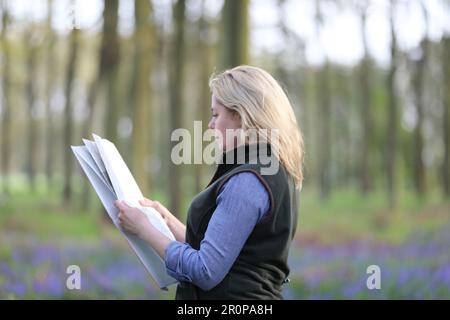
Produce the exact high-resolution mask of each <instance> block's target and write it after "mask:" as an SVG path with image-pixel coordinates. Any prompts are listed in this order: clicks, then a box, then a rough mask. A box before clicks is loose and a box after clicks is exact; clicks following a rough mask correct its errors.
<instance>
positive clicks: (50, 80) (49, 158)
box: [45, 0, 55, 190]
mask: <svg viewBox="0 0 450 320" xmlns="http://www.w3.org/2000/svg"><path fill="white" fill-rule="evenodd" d="M47 6H48V8H47V60H46V69H47V79H46V80H47V81H46V88H45V99H46V102H45V106H46V123H47V127H46V139H45V140H46V144H45V145H46V148H47V151H46V153H45V154H46V157H45V176H46V178H47V188H48V190H50V189H51V188H52V183H53V158H54V151H53V150H54V138H53V136H54V132H53V114H52V110H51V100H52V93H53V86H54V78H55V63H54V51H53V46H54V45H55V36H54V33H53V28H52V9H53V0H48V2H47Z"/></svg>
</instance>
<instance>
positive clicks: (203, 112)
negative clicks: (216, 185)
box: [194, 0, 212, 193]
mask: <svg viewBox="0 0 450 320" xmlns="http://www.w3.org/2000/svg"><path fill="white" fill-rule="evenodd" d="M205 2H206V1H205V0H204V1H203V2H202V8H203V12H202V16H201V17H200V19H199V25H198V27H199V38H198V46H199V49H198V50H199V54H198V57H199V59H198V66H199V67H198V69H199V79H200V81H199V83H200V97H199V103H198V108H197V110H196V113H197V114H198V115H200V119H201V121H202V133H203V132H205V130H207V129H208V123H209V120H210V116H211V111H210V107H211V93H210V90H209V86H208V82H209V77H210V74H211V69H212V56H211V54H212V48H211V25H210V22H209V21H208V20H207V17H206V16H205V14H204V7H205ZM194 143H196V140H195V141H194ZM202 147H203V144H202V145H201V146H198V148H194V150H200V152H202V156H203V148H202ZM206 169H207V168H206V166H205V165H204V164H195V192H196V193H199V192H200V191H201V190H202V189H203V188H204V187H205V185H204V184H205V181H204V180H205V175H206Z"/></svg>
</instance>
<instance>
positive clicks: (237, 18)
mask: <svg viewBox="0 0 450 320" xmlns="http://www.w3.org/2000/svg"><path fill="white" fill-rule="evenodd" d="M248 9H249V0H239V1H235V0H225V3H224V6H223V9H222V21H223V36H222V40H223V45H222V46H221V53H222V59H221V60H222V67H223V68H224V69H227V68H232V67H235V66H238V65H241V64H247V63H248V43H249V21H248V20H249V17H248Z"/></svg>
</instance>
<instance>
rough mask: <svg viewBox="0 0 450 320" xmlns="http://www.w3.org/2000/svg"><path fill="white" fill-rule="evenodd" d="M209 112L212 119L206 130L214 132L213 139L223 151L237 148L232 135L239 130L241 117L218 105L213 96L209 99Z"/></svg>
mask: <svg viewBox="0 0 450 320" xmlns="http://www.w3.org/2000/svg"><path fill="white" fill-rule="evenodd" d="M211 112H212V117H211V121H210V122H209V124H208V128H209V129H213V130H215V137H216V139H218V142H219V143H221V144H222V149H223V150H224V151H228V150H230V149H233V148H234V147H236V146H237V145H236V142H237V139H236V138H235V134H233V133H236V132H237V129H240V128H241V126H242V124H241V117H240V116H239V114H237V113H236V112H232V111H230V110H229V109H227V108H226V107H224V106H223V105H222V104H220V103H219V102H218V101H217V100H216V98H215V97H214V95H212V97H211ZM227 130H228V138H227Z"/></svg>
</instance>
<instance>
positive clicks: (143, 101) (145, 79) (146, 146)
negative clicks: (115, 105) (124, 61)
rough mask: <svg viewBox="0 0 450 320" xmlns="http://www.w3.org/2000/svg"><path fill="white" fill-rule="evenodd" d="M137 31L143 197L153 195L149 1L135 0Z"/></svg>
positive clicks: (136, 131)
mask: <svg viewBox="0 0 450 320" xmlns="http://www.w3.org/2000/svg"><path fill="white" fill-rule="evenodd" d="M134 6H135V21H136V29H135V34H134V39H135V42H134V46H135V48H134V50H135V52H134V72H133V80H132V82H133V86H132V102H133V135H132V168H133V174H134V176H135V178H136V181H137V183H138V184H139V187H140V189H141V191H142V193H143V194H148V193H149V192H150V185H151V183H150V174H149V171H148V160H149V154H150V152H151V148H150V134H149V131H150V128H152V126H150V125H149V123H150V119H151V95H150V88H151V87H150V81H149V80H150V75H151V65H152V53H153V52H152V42H153V40H154V35H153V28H152V23H151V22H150V20H149V19H150V16H151V11H152V8H151V3H150V2H149V1H141V0H135V2H134Z"/></svg>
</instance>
